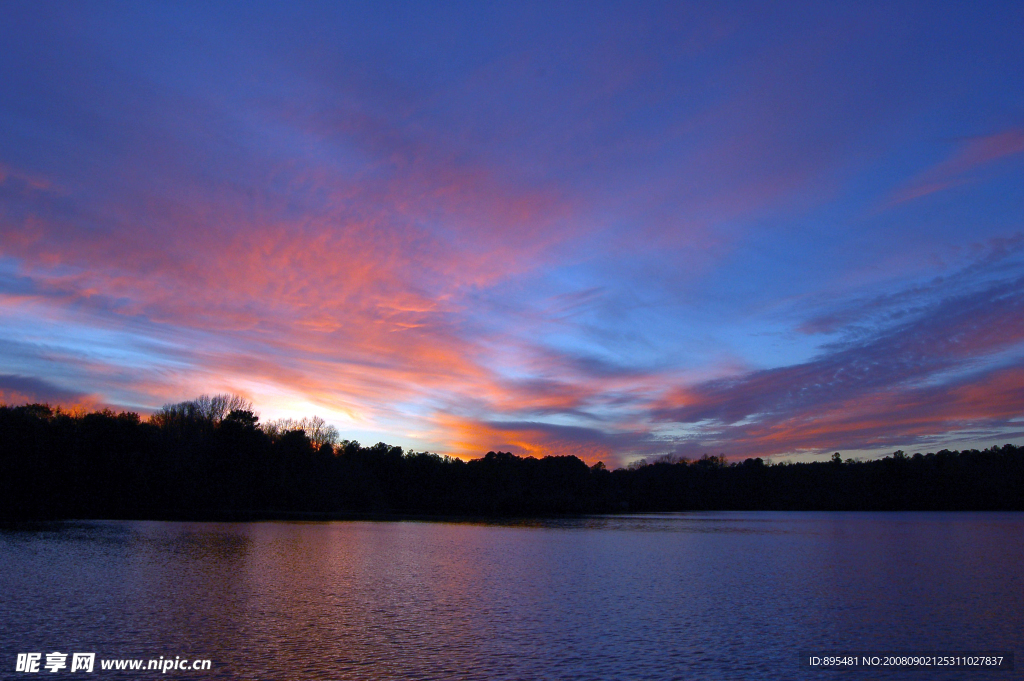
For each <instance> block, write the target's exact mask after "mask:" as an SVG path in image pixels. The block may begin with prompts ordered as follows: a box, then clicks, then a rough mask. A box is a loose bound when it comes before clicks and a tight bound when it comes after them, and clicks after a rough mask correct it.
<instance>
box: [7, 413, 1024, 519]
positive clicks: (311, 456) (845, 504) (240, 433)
mask: <svg viewBox="0 0 1024 681" xmlns="http://www.w3.org/2000/svg"><path fill="white" fill-rule="evenodd" d="M694 510H859V511H874V510H887V511H889V510H1024V447H1019V446H1014V445H1011V444H1007V445H1003V446H993V447H990V448H988V449H984V450H980V451H979V450H965V451H948V450H942V451H939V452H934V453H926V454H921V453H917V454H913V455H907V454H905V453H904V452H902V451H897V452H894V453H893V454H892V455H891V456H887V457H885V458H881V459H874V460H868V461H855V460H844V459H843V458H842V456H841V455H840V454H839V453H836V454H834V455H833V456H832V458H831V460H828V461H821V462H814V463H774V464H772V463H766V462H765V461H764V460H762V459H760V458H748V459H746V460H744V461H734V462H729V461H727V460H726V458H725V457H722V456H708V455H705V456H703V457H701V458H699V459H695V460H687V459H678V458H675V457H671V456H666V457H661V458H659V459H656V460H653V461H650V462H648V461H639V462H635V463H633V464H631V465H630V466H628V467H627V468H620V469H616V470H609V469H607V468H606V467H605V466H604V464H602V463H597V464H595V465H593V466H588V465H587V464H586V463H584V462H583V461H582V460H581V459H579V458H577V457H574V456H545V457H543V458H539V459H538V458H534V457H520V456H515V455H513V454H511V453H508V452H488V453H487V454H486V455H485V456H482V457H480V458H477V459H472V460H469V461H463V460H461V459H457V458H453V457H449V456H443V455H438V454H432V453H427V452H413V451H403V449H402V448H401V447H395V446H390V445H387V444H384V443H377V444H375V445H373V446H363V445H361V444H360V443H358V442H355V441H351V440H343V439H341V438H340V436H339V434H338V432H337V430H336V429H335V428H333V427H332V426H329V425H327V424H325V423H324V421H323V420H322V419H318V418H312V419H303V420H302V421H290V420H280V421H272V422H268V423H262V424H261V423H260V421H259V417H258V416H257V414H256V413H254V412H253V410H252V405H251V404H249V403H248V402H246V401H245V400H243V399H241V398H238V397H233V396H227V395H218V396H214V397H209V396H201V397H199V398H197V399H194V400H189V401H186V402H180V403H177V404H168V405H165V406H164V407H163V408H162V409H160V410H159V411H158V412H156V413H154V414H153V415H152V416H150V417H149V418H147V419H143V418H141V417H140V416H139V415H138V414H136V413H131V412H122V413H115V412H113V411H110V410H103V411H96V412H91V413H75V412H68V411H64V410H62V409H60V408H52V407H50V406H48V405H43V404H29V405H24V406H0V519H3V520H32V519H38V520H50V519H72V518H75V519H86V518H89V519H100V518H111V519H112V518H118V519H192V520H235V519H237V520H247V519H273V518H332V517H337V518H345V517H403V516H404V517H408V516H487V517H493V516H530V515H532V516H538V515H553V514H585V513H623V512H629V513H633V512H653V511H662V512H664V511H694Z"/></svg>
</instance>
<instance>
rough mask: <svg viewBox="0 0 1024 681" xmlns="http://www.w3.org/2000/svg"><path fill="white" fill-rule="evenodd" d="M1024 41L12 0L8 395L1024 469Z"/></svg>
mask: <svg viewBox="0 0 1024 681" xmlns="http://www.w3.org/2000/svg"><path fill="white" fill-rule="evenodd" d="M1021 26H1024V9H1022V8H1021V6H1020V4H1019V3H990V4H986V5H985V6H977V7H972V6H950V7H945V8H944V9H943V10H942V11H935V8H934V7H933V6H932V5H931V4H926V3H898V4H895V5H891V6H883V7H864V6H857V5H850V6H842V7H839V6H824V5H821V4H807V5H788V6H785V7H771V6H762V5H758V4H754V3H741V4H739V5H730V6H728V7H724V6H708V5H706V4H692V5H687V4H682V3H618V4H616V3H612V4H606V5H600V6H595V5H592V4H590V3H581V4H574V3H565V4H559V5H550V4H548V3H537V4H531V3H519V4H516V5H501V4H487V3H483V4H474V5H457V4H455V5H403V4H399V5H395V6H376V5H367V6H365V7H364V6H358V7H357V6H356V5H352V4H344V5H341V4H339V5H337V6H330V5H327V6H325V5H322V4H313V3H301V2H300V3H287V4H285V3H274V2H265V3H263V2H257V3H245V4H242V3H237V4H233V3H220V4H218V5H216V6H206V5H203V4H187V3H185V4H174V5H159V4H152V5H133V4H124V5H62V6H61V11H60V12H55V11H53V8H52V7H51V8H48V7H47V6H46V5H45V4H43V5H40V4H39V3H28V2H24V3H23V2H11V3H8V4H7V5H6V6H5V22H4V23H3V25H2V26H0V88H2V91H3V92H4V93H5V96H4V98H3V99H2V100H0V350H2V351H0V402H9V403H20V402H25V401H37V400H38V401H49V402H51V403H62V404H68V405H72V404H75V405H79V406H80V407H83V408H95V407H100V406H104V405H109V406H111V407H113V408H125V409H132V410H136V411H140V412H143V413H145V412H147V411H151V410H154V409H156V408H159V407H160V405H162V404H164V403H167V402H175V401H179V400H183V399H188V398H191V397H194V396H196V395H198V394H200V393H217V392H234V393H237V394H240V395H242V396H244V397H246V398H247V399H250V400H251V401H253V402H254V404H255V406H256V409H257V411H259V412H260V413H261V416H262V417H263V419H264V420H270V419H276V418H281V417H292V418H297V417H301V416H311V415H314V414H315V415H319V416H321V417H324V418H325V419H327V420H328V421H329V422H331V423H332V424H333V425H335V426H337V427H338V429H339V431H340V432H341V433H342V437H345V438H349V439H358V440H360V441H361V442H363V443H364V444H372V443H373V442H376V441H378V440H380V441H384V442H388V443H390V444H396V445H401V446H403V447H405V448H407V449H413V450H417V451H421V450H429V451H437V452H441V453H446V454H452V455H456V456H460V457H469V456H478V455H481V454H483V453H486V452H487V451H489V450H503V451H513V452H515V453H517V454H524V455H527V454H529V455H537V456H540V455H544V454H546V453H551V454H574V455H577V456H580V457H581V458H583V459H585V460H586V461H588V462H590V463H593V462H595V461H597V460H603V461H604V462H605V463H606V464H608V465H609V466H616V465H623V464H625V463H628V462H629V461H631V460H634V459H636V458H640V457H654V456H659V455H662V454H676V455H684V456H700V455H701V454H704V453H710V454H719V453H722V454H725V455H727V456H729V457H746V456H762V457H765V458H767V457H768V456H771V457H772V458H775V459H779V458H786V457H797V458H815V457H820V456H828V455H830V454H831V453H832V452H834V451H840V452H844V453H849V452H853V453H856V455H861V456H872V455H877V454H880V453H888V452H891V451H893V450H895V449H904V450H908V451H913V450H915V448H921V449H925V448H928V449H938V448H942V447H944V446H957V447H967V446H988V445H992V444H1002V443H1003V442H1007V441H1017V442H1018V443H1019V442H1020V441H1021V438H1022V437H1024V222H1022V216H1024V119H1022V118H1021V112H1024V90H1022V89H1021V88H1020V87H1018V86H1017V83H1018V82H1019V74H1020V73H1021V72H1024V47H1022V44H1021V41H1020V40H1019V30H1017V29H1019V28H1020V27H1021Z"/></svg>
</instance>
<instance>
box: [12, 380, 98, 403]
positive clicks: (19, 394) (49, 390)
mask: <svg viewBox="0 0 1024 681" xmlns="http://www.w3.org/2000/svg"><path fill="white" fill-rule="evenodd" d="M34 403H41V404H49V405H51V406H54V407H56V406H61V407H64V408H65V409H74V408H81V409H87V410H92V409H96V408H98V407H100V406H101V405H102V401H101V400H100V399H99V398H98V397H97V396H95V395H86V394H84V393H79V392H75V391H72V390H65V389H63V388H60V387H58V386H56V385H53V384H52V383H50V382H49V381H46V380H44V379H41V378H37V377H34V376H17V375H11V374H2V375H0V404H6V405H8V406H17V405H20V404H34Z"/></svg>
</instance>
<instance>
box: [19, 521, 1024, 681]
mask: <svg viewBox="0 0 1024 681" xmlns="http://www.w3.org/2000/svg"><path fill="white" fill-rule="evenodd" d="M1022 566H1024V514H1020V513H1016V514H1014V513H1006V514H997V513H990V514H984V513H901V514H894V513H843V514H839V513H836V514H827V513H701V514H668V515H655V516H624V517H595V518H582V519H572V520H557V521H531V522H519V523H505V524H502V523H492V524H482V523H469V522H465V523H440V522H437V523H434V522H322V523H321V522H316V523H313V522H310V523H291V522H265V523H165V522H114V521H103V522H67V523H52V524H42V525H41V524H34V525H18V526H6V527H4V528H2V529H0V594H2V600H0V676H2V677H4V678H8V677H14V678H18V677H20V678H32V677H31V676H30V675H27V674H16V673H14V668H15V658H16V654H17V653H19V652H41V653H44V654H45V653H48V652H52V651H55V650H56V651H62V652H69V651H70V652H78V651H81V652H95V653H96V655H97V659H109V658H144V659H151V658H158V657H159V656H161V655H162V656H164V657H165V658H166V659H173V658H174V657H175V656H181V657H185V658H189V659H193V658H206V659H210V660H212V661H213V668H212V669H211V670H210V671H208V672H202V673H194V672H184V671H173V670H172V671H168V672H167V673H166V674H163V675H161V674H159V673H155V672H150V673H149V674H148V675H147V674H141V675H140V674H139V673H134V674H133V673H128V672H120V673H118V672H113V671H102V670H100V669H99V663H97V666H96V667H97V668H96V671H95V672H94V674H93V675H87V674H86V675H82V674H81V673H76V674H74V675H70V676H72V677H74V678H161V677H166V678H175V679H184V678H197V679H213V678H245V679H450V678H458V679H531V678H542V679H549V678H550V679H555V678H566V679H675V678H678V679H758V678H765V679H789V678H792V679H833V678H859V679H867V678H871V679H878V678H913V679H918V678H920V679H925V678H927V679H936V678H938V679H943V678H949V679H964V678H992V679H1019V678H1024V676H1022V671H1021V670H1022V668H1024V659H1018V660H1016V662H1017V664H1016V670H1014V671H1006V670H984V671H983V670H976V669H975V670H945V671H941V670H935V669H932V670H928V671H906V670H904V671H893V670H888V671H886V670H874V671H870V672H868V671H867V670H863V669H861V670H849V671H842V672H836V671H834V670H810V669H805V668H800V667H799V666H798V661H799V658H798V653H799V652H800V651H813V650H836V651H839V650H850V651H925V650H928V651H967V650H1011V651H1015V652H1016V654H1017V657H1018V658H1019V657H1020V655H1021V652H1022V650H1021V645H1020V642H1021V640H1022V635H1021V632H1024V578H1022V575H1024V567H1022ZM68 659H69V667H70V657H69V658H68ZM43 661H44V662H45V656H44V660H43ZM64 674H69V670H68V669H64V670H62V672H61V675H60V676H58V675H56V674H54V675H51V674H50V673H48V672H46V671H45V670H43V671H42V672H41V674H40V676H42V677H43V678H62V677H63V675H64Z"/></svg>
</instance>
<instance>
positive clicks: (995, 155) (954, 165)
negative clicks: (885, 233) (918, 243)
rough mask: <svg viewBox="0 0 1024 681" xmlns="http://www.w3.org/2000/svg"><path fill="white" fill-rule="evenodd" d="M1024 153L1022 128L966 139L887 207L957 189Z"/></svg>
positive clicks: (907, 186) (895, 197)
mask: <svg viewBox="0 0 1024 681" xmlns="http://www.w3.org/2000/svg"><path fill="white" fill-rule="evenodd" d="M1022 153H1024V128H1020V127H1013V128H1008V129H1006V130H1003V131H1001V132H997V133H994V134H991V135H985V136H981V137H973V138H969V139H967V140H965V141H963V142H961V143H960V145H959V147H958V148H957V149H956V151H954V152H953V153H952V154H950V155H949V156H948V157H946V158H945V159H944V160H942V161H940V162H939V163H937V164H935V165H933V166H932V167H931V168H928V169H927V170H925V171H924V172H923V173H921V174H920V175H918V176H917V177H916V178H914V179H913V180H911V181H910V182H909V183H908V184H906V185H905V186H903V187H902V188H900V189H898V190H897V191H896V192H895V193H894V194H893V195H892V196H891V197H890V198H889V200H888V202H887V204H886V207H889V208H891V207H893V206H896V205H899V204H902V203H907V202H908V201H913V200H915V199H919V198H921V197H924V196H928V195H930V194H935V193H937V192H941V191H945V190H947V189H950V188H953V187H958V186H960V185H963V184H965V183H967V182H969V181H971V179H972V177H973V175H972V174H973V173H974V172H975V171H977V170H979V169H981V168H985V167H986V166H990V165H992V164H994V163H996V162H997V161H1001V160H1003V159H1006V158H1010V157H1013V156H1017V155H1019V154H1022Z"/></svg>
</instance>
